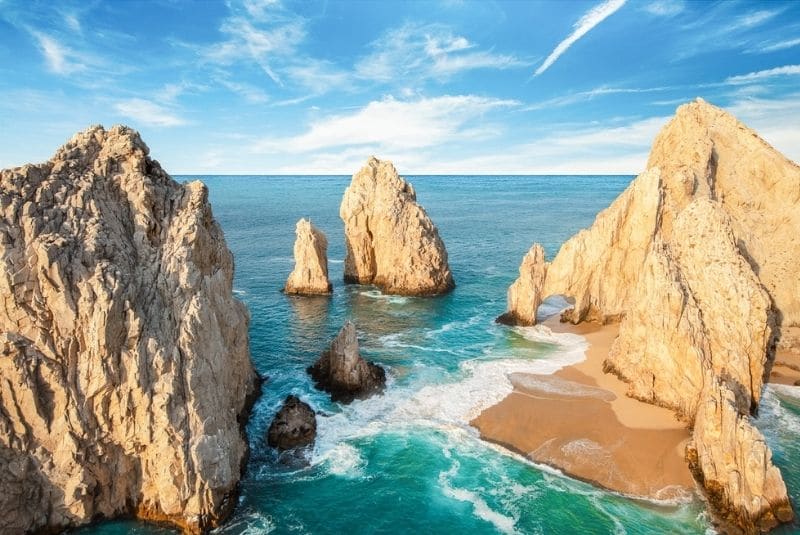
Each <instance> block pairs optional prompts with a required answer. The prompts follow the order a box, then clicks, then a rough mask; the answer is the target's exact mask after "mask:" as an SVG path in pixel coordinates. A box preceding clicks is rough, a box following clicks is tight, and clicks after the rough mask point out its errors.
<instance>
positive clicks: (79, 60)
mask: <svg viewBox="0 0 800 535" xmlns="http://www.w3.org/2000/svg"><path fill="white" fill-rule="evenodd" d="M30 33H31V35H33V37H34V38H35V39H36V42H37V44H38V46H39V50H41V52H42V54H43V55H44V59H45V63H46V64H47V68H48V70H49V71H50V72H54V73H56V74H60V75H69V74H72V73H74V72H78V71H82V70H85V69H86V63H85V59H84V57H83V56H82V55H81V54H79V53H77V52H75V51H74V50H72V49H70V48H68V47H67V46H65V45H63V44H61V43H60V42H58V41H57V40H56V39H55V38H54V37H51V36H49V35H47V34H45V33H43V32H40V31H36V30H30Z"/></svg>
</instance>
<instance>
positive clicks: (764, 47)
mask: <svg viewBox="0 0 800 535" xmlns="http://www.w3.org/2000/svg"><path fill="white" fill-rule="evenodd" d="M798 45H800V37H798V38H796V39H787V40H785V41H778V42H777V43H762V44H761V46H760V47H758V48H756V49H754V50H751V52H760V53H762V54H763V53H767V52H777V51H778V50H786V49H787V48H794V47H796V46H798Z"/></svg>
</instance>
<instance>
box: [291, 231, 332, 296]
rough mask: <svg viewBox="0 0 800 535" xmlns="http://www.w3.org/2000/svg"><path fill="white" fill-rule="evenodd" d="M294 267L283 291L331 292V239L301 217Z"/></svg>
mask: <svg viewBox="0 0 800 535" xmlns="http://www.w3.org/2000/svg"><path fill="white" fill-rule="evenodd" d="M295 235H296V238H295V242H294V270H293V271H292V272H291V273H290V274H289V278H288V279H287V280H286V286H284V288H283V291H284V292H286V293H287V294H295V295H328V294H330V293H331V291H333V285H332V284H331V281H330V280H328V240H327V238H325V234H324V233H323V232H322V231H321V230H319V229H318V228H317V227H315V226H314V225H312V224H311V221H309V220H308V219H301V220H300V221H298V222H297V226H296V228H295Z"/></svg>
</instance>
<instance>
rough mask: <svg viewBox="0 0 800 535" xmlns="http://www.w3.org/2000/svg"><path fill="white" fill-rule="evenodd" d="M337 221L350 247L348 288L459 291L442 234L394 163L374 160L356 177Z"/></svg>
mask: <svg viewBox="0 0 800 535" xmlns="http://www.w3.org/2000/svg"><path fill="white" fill-rule="evenodd" d="M339 215H340V216H341V218H342V220H343V221H344V232H345V240H346V245H347V256H346V258H345V263H344V279H345V282H350V283H357V284H374V285H376V286H378V287H380V288H381V290H382V291H384V292H386V293H390V294H400V295H436V294H441V293H445V292H448V291H450V290H452V289H453V288H454V287H455V284H454V282H453V276H452V274H451V273H450V267H449V266H448V264H447V250H446V249H445V247H444V243H443V242H442V240H441V238H439V231H438V230H437V229H436V226H434V224H433V222H432V221H431V219H430V218H429V217H428V214H426V213H425V210H424V209H423V208H422V207H421V206H420V205H419V204H417V198H416V194H415V193H414V188H413V187H412V186H411V184H409V183H408V182H406V181H405V180H403V179H402V178H401V177H400V176H398V174H397V170H396V169H395V168H394V165H392V163H391V162H389V161H381V160H378V159H376V158H374V157H373V158H370V159H369V161H367V165H365V166H364V167H363V168H362V169H361V170H360V171H359V172H357V173H356V174H354V175H353V180H352V181H351V182H350V186H349V187H348V188H347V190H346V191H345V192H344V198H343V199H342V205H341V207H340V209H339Z"/></svg>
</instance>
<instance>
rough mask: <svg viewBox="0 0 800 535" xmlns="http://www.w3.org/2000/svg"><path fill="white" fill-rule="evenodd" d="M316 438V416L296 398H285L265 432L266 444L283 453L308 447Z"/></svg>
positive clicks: (312, 410) (306, 405) (309, 407)
mask: <svg viewBox="0 0 800 535" xmlns="http://www.w3.org/2000/svg"><path fill="white" fill-rule="evenodd" d="M316 436H317V416H316V414H315V413H314V409H312V408H311V406H310V405H309V404H308V403H305V402H303V401H300V398H298V397H297V396H287V397H286V400H284V402H283V406H282V407H281V408H280V410H279V411H278V413H277V414H276V415H275V418H273V420H272V423H271V424H270V426H269V429H268V430H267V443H268V444H269V445H270V446H271V447H273V448H277V449H278V450H281V451H285V450H291V449H294V448H303V447H306V446H310V445H311V444H313V443H314V439H315V438H316Z"/></svg>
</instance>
